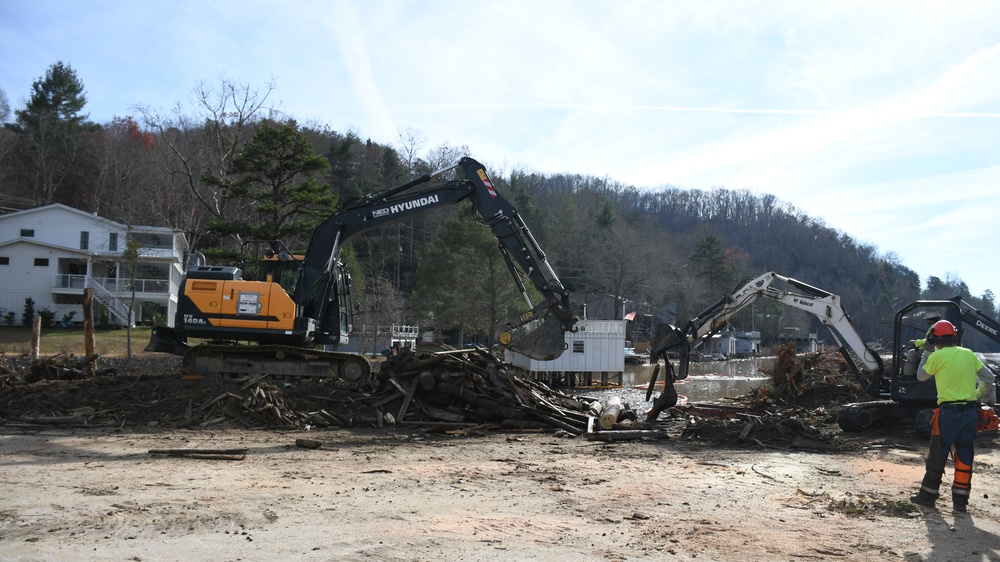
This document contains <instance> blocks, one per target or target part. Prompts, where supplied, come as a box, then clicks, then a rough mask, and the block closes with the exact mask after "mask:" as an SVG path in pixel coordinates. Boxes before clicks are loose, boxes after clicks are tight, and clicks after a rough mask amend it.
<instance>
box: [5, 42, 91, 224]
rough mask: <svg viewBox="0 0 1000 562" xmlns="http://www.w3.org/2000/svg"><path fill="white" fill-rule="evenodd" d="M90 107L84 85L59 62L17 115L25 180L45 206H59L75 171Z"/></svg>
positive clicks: (38, 201)
mask: <svg viewBox="0 0 1000 562" xmlns="http://www.w3.org/2000/svg"><path fill="white" fill-rule="evenodd" d="M86 104H87V97H86V96H85V95H84V92H83V83H82V82H81V81H80V79H79V78H78V77H77V75H76V72H75V71H74V70H73V69H72V68H71V67H70V66H69V65H66V64H63V63H62V62H61V61H60V62H57V63H55V64H54V65H52V66H51V67H49V69H48V70H47V71H46V72H45V76H44V77H42V78H39V79H38V80H36V81H35V82H34V83H32V85H31V96H30V97H29V99H28V103H27V105H26V106H25V108H24V109H19V110H17V111H16V112H15V114H16V121H15V123H14V125H13V129H14V130H15V131H16V132H17V133H18V134H19V140H20V142H19V148H20V150H21V151H22V152H21V153H22V155H23V158H22V159H21V164H22V165H23V166H24V168H23V169H24V180H25V183H26V184H28V185H30V192H31V195H32V198H33V199H34V200H35V201H36V202H37V203H38V204H40V205H47V204H49V203H53V202H54V201H55V198H56V195H57V193H58V191H59V189H60V188H61V187H62V186H63V184H64V182H65V180H66V178H67V177H68V176H69V175H70V174H71V173H72V172H73V170H74V165H75V164H76V161H77V159H78V154H79V151H80V147H81V144H82V135H83V132H84V122H85V120H86V118H87V115H85V114H81V113H80V112H81V111H83V107H84V106H85V105H86Z"/></svg>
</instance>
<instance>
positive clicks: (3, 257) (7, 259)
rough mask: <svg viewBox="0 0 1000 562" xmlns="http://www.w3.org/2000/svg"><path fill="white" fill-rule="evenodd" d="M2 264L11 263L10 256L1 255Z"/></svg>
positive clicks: (0, 262) (0, 261)
mask: <svg viewBox="0 0 1000 562" xmlns="http://www.w3.org/2000/svg"><path fill="white" fill-rule="evenodd" d="M0 265H10V258H9V257H8V256H0Z"/></svg>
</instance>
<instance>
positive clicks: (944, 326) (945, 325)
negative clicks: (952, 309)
mask: <svg viewBox="0 0 1000 562" xmlns="http://www.w3.org/2000/svg"><path fill="white" fill-rule="evenodd" d="M931 335H932V336H934V337H936V338H945V337H948V336H951V337H956V336H957V335H958V332H956V331H955V326H954V324H952V323H951V322H949V321H947V320H938V321H937V322H935V323H934V325H933V326H931Z"/></svg>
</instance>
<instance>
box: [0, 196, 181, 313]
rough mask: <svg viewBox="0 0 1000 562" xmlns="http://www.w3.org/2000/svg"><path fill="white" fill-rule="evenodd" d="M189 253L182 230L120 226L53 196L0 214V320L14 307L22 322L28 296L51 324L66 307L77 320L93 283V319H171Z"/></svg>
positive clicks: (65, 311) (36, 310)
mask: <svg viewBox="0 0 1000 562" xmlns="http://www.w3.org/2000/svg"><path fill="white" fill-rule="evenodd" d="M129 240H134V241H135V242H137V243H138V246H137V250H138V258H137V260H136V267H135V275H134V276H132V275H130V273H129V266H128V263H127V262H126V260H125V256H124V254H125V250H126V248H128V242H129ZM187 255H188V245H187V239H186V238H185V237H184V234H183V233H182V232H180V231H177V230H173V229H170V228H164V227H153V226H134V225H124V224H120V223H117V222H114V221H111V220H108V219H104V218H101V217H99V216H97V215H94V214H90V213H86V212H84V211H80V210H78V209H74V208H72V207H67V206H66V205H62V204H59V203H56V204H53V205H46V206H44V207H36V208H33V209H27V210H24V211H16V212H13V213H7V214H4V215H0V322H4V320H5V319H6V318H8V317H9V316H8V313H10V312H13V313H14V314H15V317H16V320H15V324H20V323H21V321H22V316H23V312H24V307H25V299H28V298H30V299H32V301H34V308H35V312H36V313H37V312H38V311H40V310H45V309H47V310H49V311H51V312H52V313H54V317H53V319H54V320H55V322H57V323H58V322H60V321H61V320H62V319H64V318H67V316H68V315H70V313H74V314H73V315H72V320H73V321H74V322H79V321H81V320H82V319H83V292H84V289H86V288H92V289H93V295H94V307H95V311H94V314H95V318H94V320H95V322H98V323H102V322H106V323H108V324H111V325H118V326H123V325H126V324H128V323H130V322H131V323H133V324H137V323H141V322H143V321H149V320H151V319H152V318H153V317H154V315H157V316H161V317H163V320H165V321H167V322H169V323H170V324H172V323H173V318H174V313H175V311H176V309H177V288H178V286H179V284H180V281H181V278H182V277H183V275H184V264H185V259H186V258H187ZM133 295H134V299H135V300H134V301H133V300H132V299H133ZM133 302H134V308H133V310H132V311H131V314H130V313H129V307H128V305H129V304H130V303H133ZM98 314H100V315H101V316H100V317H98Z"/></svg>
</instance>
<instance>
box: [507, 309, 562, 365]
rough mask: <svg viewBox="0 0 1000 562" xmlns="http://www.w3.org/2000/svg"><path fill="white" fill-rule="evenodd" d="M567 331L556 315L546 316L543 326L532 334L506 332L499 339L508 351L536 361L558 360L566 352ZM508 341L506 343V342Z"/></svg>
mask: <svg viewBox="0 0 1000 562" xmlns="http://www.w3.org/2000/svg"><path fill="white" fill-rule="evenodd" d="M565 333H566V329H565V328H564V327H563V324H562V322H561V321H560V320H559V317H558V316H556V315H555V314H552V313H550V314H546V315H545V318H544V319H543V320H542V322H541V324H539V325H538V327H537V328H535V329H534V330H531V331H530V332H527V331H525V332H517V333H511V332H508V331H504V332H502V333H500V335H499V337H498V339H499V341H500V343H501V344H502V345H504V346H505V347H506V348H507V349H509V350H511V351H513V352H515V353H520V354H521V355H524V356H525V357H528V358H531V359H534V360H536V361H552V360H553V359H558V358H559V356H560V355H562V353H563V351H565V350H566V338H565V335H564V334H565ZM505 340H506V341H505Z"/></svg>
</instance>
